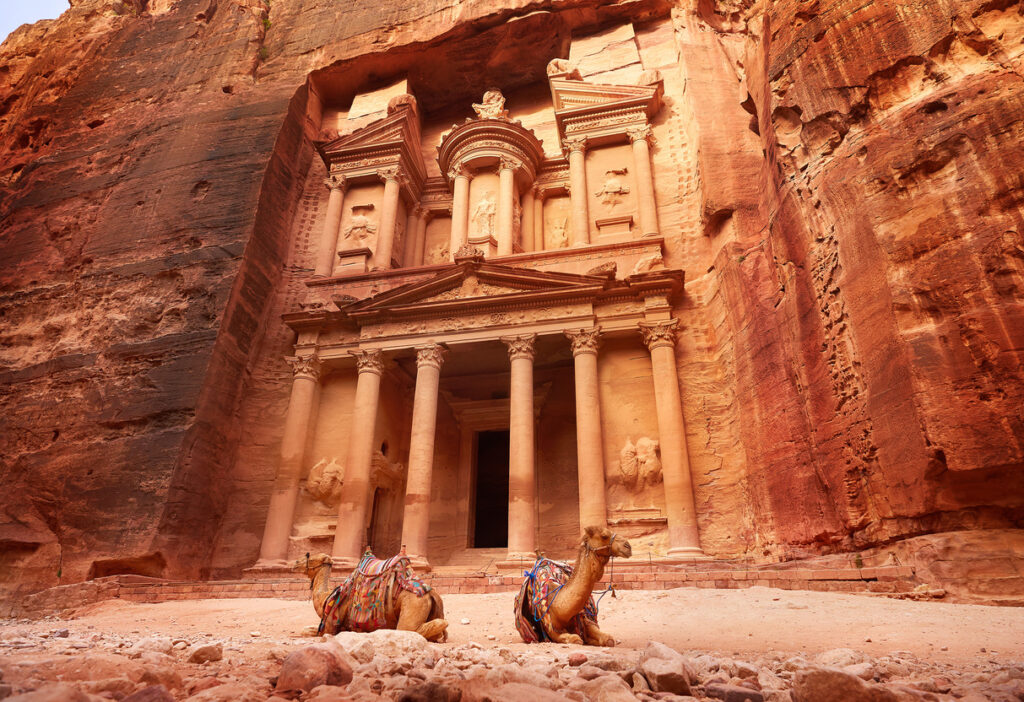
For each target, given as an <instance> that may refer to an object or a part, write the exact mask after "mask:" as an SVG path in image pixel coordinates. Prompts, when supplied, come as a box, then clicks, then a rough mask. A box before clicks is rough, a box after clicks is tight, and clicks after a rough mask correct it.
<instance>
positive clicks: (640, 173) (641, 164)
mask: <svg viewBox="0 0 1024 702" xmlns="http://www.w3.org/2000/svg"><path fill="white" fill-rule="evenodd" d="M628 133H629V140H630V141H631V142H633V172H634V173H635V174H636V192H637V209H638V211H639V215H640V232H641V233H642V234H643V235H644V236H657V235H658V205H657V203H656V202H655V201H654V177H653V176H652V175H651V148H650V140H651V139H653V138H654V135H653V134H652V133H651V128H650V126H644V127H640V128H637V129H630V130H629V132H628Z"/></svg>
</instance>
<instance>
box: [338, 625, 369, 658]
mask: <svg viewBox="0 0 1024 702" xmlns="http://www.w3.org/2000/svg"><path fill="white" fill-rule="evenodd" d="M334 640H335V641H337V642H338V643H339V644H341V647H342V648H343V649H345V652H346V653H347V654H348V655H350V656H352V658H354V659H355V660H356V661H357V662H359V663H369V662H370V661H372V660H373V654H374V650H373V641H372V640H370V637H369V636H367V635H366V634H360V633H359V632H355V631H343V632H341V633H339V634H335V636H334Z"/></svg>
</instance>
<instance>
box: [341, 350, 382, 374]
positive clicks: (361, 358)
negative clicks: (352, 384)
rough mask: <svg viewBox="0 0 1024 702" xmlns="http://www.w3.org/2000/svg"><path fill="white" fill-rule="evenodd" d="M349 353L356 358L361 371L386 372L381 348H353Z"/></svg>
mask: <svg viewBox="0 0 1024 702" xmlns="http://www.w3.org/2000/svg"><path fill="white" fill-rule="evenodd" d="M349 353H350V354H351V355H352V356H354V357H355V359H356V370H357V371H359V372H360V373H376V374H377V375H380V374H381V373H383V372H384V355H383V354H382V353H381V352H380V349H351V350H349Z"/></svg>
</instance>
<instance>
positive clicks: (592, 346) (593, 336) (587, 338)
mask: <svg viewBox="0 0 1024 702" xmlns="http://www.w3.org/2000/svg"><path fill="white" fill-rule="evenodd" d="M562 333H563V334H565V336H566V337H567V338H568V339H569V341H571V342H572V355H573V358H575V357H576V356H579V355H581V354H585V353H592V354H594V355H595V356H596V355H597V349H598V347H599V346H600V345H601V327H600V326H597V327H592V328H590V329H567V330H566V331H564V332H562Z"/></svg>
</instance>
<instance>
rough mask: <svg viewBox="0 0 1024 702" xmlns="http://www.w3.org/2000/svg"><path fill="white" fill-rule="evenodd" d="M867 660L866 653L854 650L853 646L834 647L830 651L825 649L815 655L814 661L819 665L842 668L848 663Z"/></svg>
mask: <svg viewBox="0 0 1024 702" xmlns="http://www.w3.org/2000/svg"><path fill="white" fill-rule="evenodd" d="M866 660H867V656H866V655H864V654H863V653H861V652H860V651H854V650H853V649H852V648H833V649H830V650H828V651H823V652H821V653H819V654H818V655H817V656H815V657H814V661H815V662H816V663H818V664H819V665H824V666H830V667H833V668H842V667H843V666H847V665H854V664H856V663H863V662H864V661H866Z"/></svg>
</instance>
